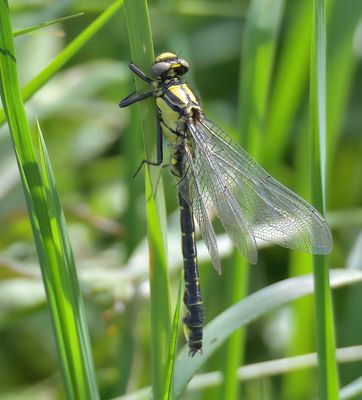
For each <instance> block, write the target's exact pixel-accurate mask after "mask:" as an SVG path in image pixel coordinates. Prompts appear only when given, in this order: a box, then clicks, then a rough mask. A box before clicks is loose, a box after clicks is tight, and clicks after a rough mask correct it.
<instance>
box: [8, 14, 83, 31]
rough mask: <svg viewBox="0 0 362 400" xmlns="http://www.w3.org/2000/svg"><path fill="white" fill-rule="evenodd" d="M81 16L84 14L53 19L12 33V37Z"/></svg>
mask: <svg viewBox="0 0 362 400" xmlns="http://www.w3.org/2000/svg"><path fill="white" fill-rule="evenodd" d="M81 15H84V13H83V12H82V13H77V14H72V15H67V16H66V17H61V18H57V19H53V20H51V21H47V22H41V23H40V24H38V25H33V26H29V27H28V28H25V29H21V30H19V31H16V32H14V37H18V36H21V35H26V34H27V33H30V32H34V31H37V30H38V29H42V28H45V27H47V26H50V25H54V24H58V23H60V22H64V21H67V20H68V19H72V18H77V17H80V16H81Z"/></svg>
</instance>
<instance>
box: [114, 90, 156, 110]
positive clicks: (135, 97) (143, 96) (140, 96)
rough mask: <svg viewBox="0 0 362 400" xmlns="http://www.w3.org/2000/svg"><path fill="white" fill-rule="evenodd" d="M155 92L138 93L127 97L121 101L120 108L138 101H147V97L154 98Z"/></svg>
mask: <svg viewBox="0 0 362 400" xmlns="http://www.w3.org/2000/svg"><path fill="white" fill-rule="evenodd" d="M154 94H155V92H154V91H153V90H152V91H150V92H144V93H136V92H133V93H131V94H130V95H128V96H127V97H125V98H124V99H123V100H121V101H120V103H119V106H120V107H121V108H124V107H127V106H129V105H131V104H133V103H137V101H141V100H143V99H147V97H152V96H154Z"/></svg>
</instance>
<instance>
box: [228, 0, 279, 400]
mask: <svg viewBox="0 0 362 400" xmlns="http://www.w3.org/2000/svg"><path fill="white" fill-rule="evenodd" d="M283 5H284V2H283V0H274V1H265V0H253V1H252V2H251V4H250V10H249V13H248V17H247V20H246V26H245V30H244V36H243V42H242V49H241V60H242V62H241V64H240V85H239V104H240V106H239V113H238V128H239V130H240V132H241V134H242V137H241V142H242V144H243V145H244V147H245V149H247V150H248V151H249V152H250V153H251V154H252V156H254V157H255V158H257V159H258V158H260V157H259V155H260V153H261V143H262V138H263V132H264V117H265V109H266V104H267V98H268V93H269V86H270V77H271V73H272V69H273V63H274V53H275V47H276V40H277V33H278V29H279V26H280V22H281V16H282V11H283ZM233 264H234V265H233V266H232V270H231V271H228V274H227V282H226V285H227V287H226V292H227V294H228V295H227V296H228V299H227V301H229V304H230V303H231V304H233V303H235V302H236V301H238V300H240V299H242V298H243V297H245V296H246V295H247V290H248V281H249V265H248V263H247V261H246V260H245V259H244V258H243V257H241V256H240V254H238V253H235V252H234V256H233ZM225 300H226V299H225ZM244 339H245V331H244V330H239V331H237V332H235V333H234V334H233V335H232V336H231V337H230V339H229V341H228V344H227V346H226V351H225V357H224V363H223V367H222V372H223V376H224V382H223V385H222V388H221V393H222V395H221V397H222V398H225V399H236V398H238V397H239V395H238V392H239V387H240V382H239V380H238V379H237V376H236V370H237V368H238V367H239V366H240V363H242V361H243V353H244V349H243V347H244Z"/></svg>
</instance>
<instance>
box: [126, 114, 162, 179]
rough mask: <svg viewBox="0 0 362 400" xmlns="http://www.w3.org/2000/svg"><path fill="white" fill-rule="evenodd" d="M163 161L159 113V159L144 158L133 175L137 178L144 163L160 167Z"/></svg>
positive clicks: (158, 117)
mask: <svg viewBox="0 0 362 400" xmlns="http://www.w3.org/2000/svg"><path fill="white" fill-rule="evenodd" d="M162 161H163V143H162V130H161V124H160V116H159V114H158V113H157V161H150V160H146V159H144V160H142V162H141V165H140V166H139V167H138V169H137V171H136V173H135V174H134V175H133V177H134V178H135V177H136V176H137V174H138V173H139V172H140V170H141V168H142V167H143V164H148V165H153V166H155V167H158V166H160V165H161V164H162Z"/></svg>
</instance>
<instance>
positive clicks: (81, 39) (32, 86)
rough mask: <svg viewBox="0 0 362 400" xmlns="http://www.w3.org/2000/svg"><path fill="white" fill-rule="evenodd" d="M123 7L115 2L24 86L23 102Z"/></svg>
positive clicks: (1, 120)
mask: <svg viewBox="0 0 362 400" xmlns="http://www.w3.org/2000/svg"><path fill="white" fill-rule="evenodd" d="M122 5H123V0H116V1H115V2H114V3H113V4H112V5H111V6H109V7H108V8H107V9H106V10H105V11H104V12H103V13H102V14H101V15H100V16H99V17H98V18H97V19H96V20H95V21H94V22H92V23H91V24H90V25H89V26H88V27H87V28H86V29H85V30H84V31H83V32H82V33H81V34H79V35H78V36H77V37H76V38H75V39H74V40H73V41H72V42H71V43H70V44H69V45H68V46H67V47H66V48H65V49H64V50H63V51H62V52H61V53H60V54H58V56H57V57H55V58H54V60H53V61H52V62H51V63H50V64H49V65H48V66H47V67H46V68H44V69H43V71H41V72H40V73H39V74H38V75H37V76H36V77H35V78H34V79H32V80H31V81H30V82H29V83H28V84H26V85H25V86H24V88H23V89H22V91H21V94H22V98H23V101H24V102H26V101H27V100H28V99H29V98H30V97H31V96H32V95H33V94H34V93H36V92H37V91H38V90H39V89H40V88H41V87H42V86H43V85H44V84H45V83H46V82H48V80H49V79H51V78H52V77H53V76H54V75H55V74H56V73H57V72H58V71H59V70H60V69H61V68H62V67H63V66H64V65H65V64H66V63H67V62H68V61H69V60H70V59H71V58H72V57H73V56H74V55H75V54H77V53H78V52H79V50H80V49H81V48H82V47H83V46H84V45H85V44H86V43H87V42H88V41H89V40H90V39H91V38H92V37H93V36H94V35H95V34H96V33H97V32H98V31H99V30H100V29H101V28H102V27H103V26H104V25H105V24H106V23H107V21H108V20H109V19H110V18H111V17H112V16H113V15H114V14H115V13H116V11H117V10H118V9H119V8H120V7H121V6H122ZM5 120H6V118H5V113H4V110H0V126H1V125H2V124H3V123H4V122H5Z"/></svg>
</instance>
